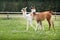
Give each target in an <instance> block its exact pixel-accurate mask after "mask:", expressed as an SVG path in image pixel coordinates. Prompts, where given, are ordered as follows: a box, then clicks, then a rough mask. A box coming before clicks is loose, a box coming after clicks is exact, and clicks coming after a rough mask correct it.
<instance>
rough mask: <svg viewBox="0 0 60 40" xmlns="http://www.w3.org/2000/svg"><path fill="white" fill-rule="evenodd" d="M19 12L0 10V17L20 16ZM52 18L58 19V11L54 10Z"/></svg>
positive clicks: (59, 16) (59, 15)
mask: <svg viewBox="0 0 60 40" xmlns="http://www.w3.org/2000/svg"><path fill="white" fill-rule="evenodd" d="M27 13H30V12H27ZM21 14H22V12H0V17H7V19H9V18H10V17H21V16H22V15H21ZM54 19H55V20H60V12H54Z"/></svg>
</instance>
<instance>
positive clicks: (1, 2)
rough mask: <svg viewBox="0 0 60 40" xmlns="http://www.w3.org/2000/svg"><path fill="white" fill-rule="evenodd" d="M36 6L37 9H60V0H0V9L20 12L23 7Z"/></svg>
mask: <svg viewBox="0 0 60 40" xmlns="http://www.w3.org/2000/svg"><path fill="white" fill-rule="evenodd" d="M32 5H33V6H35V7H36V9H37V11H44V10H50V9H51V10H53V11H58V12H59V11H60V10H59V9H60V0H0V11H10V12H11V11H13V12H14V11H16V12H19V11H20V10H21V8H23V7H26V6H27V7H28V9H27V11H30V9H29V8H30V6H32Z"/></svg>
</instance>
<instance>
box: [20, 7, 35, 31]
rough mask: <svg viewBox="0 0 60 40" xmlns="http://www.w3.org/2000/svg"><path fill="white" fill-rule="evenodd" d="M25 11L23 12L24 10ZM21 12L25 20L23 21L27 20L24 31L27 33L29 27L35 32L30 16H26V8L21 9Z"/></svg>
mask: <svg viewBox="0 0 60 40" xmlns="http://www.w3.org/2000/svg"><path fill="white" fill-rule="evenodd" d="M23 9H24V10H25V11H24V10H23ZM23 9H22V10H21V11H22V13H23V17H24V18H25V19H27V28H26V30H27V31H28V27H29V25H31V27H32V28H33V29H34V30H35V27H34V26H33V25H32V16H31V13H30V14H27V11H26V7H25V8H23Z"/></svg>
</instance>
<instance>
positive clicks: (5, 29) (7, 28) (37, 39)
mask: <svg viewBox="0 0 60 40" xmlns="http://www.w3.org/2000/svg"><path fill="white" fill-rule="evenodd" d="M43 24H44V26H45V27H44V28H45V29H44V31H41V30H40V31H37V32H35V31H34V30H33V28H31V27H29V31H25V29H26V20H25V19H23V18H22V17H21V18H10V19H6V18H0V40H60V20H56V21H55V20H54V24H55V29H56V30H55V31H54V30H53V29H52V27H51V30H50V31H49V30H48V24H47V22H46V21H43Z"/></svg>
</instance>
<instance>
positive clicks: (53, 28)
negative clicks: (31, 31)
mask: <svg viewBox="0 0 60 40" xmlns="http://www.w3.org/2000/svg"><path fill="white" fill-rule="evenodd" d="M51 23H52V26H53V29H54V30H55V27H54V22H53V20H51Z"/></svg>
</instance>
